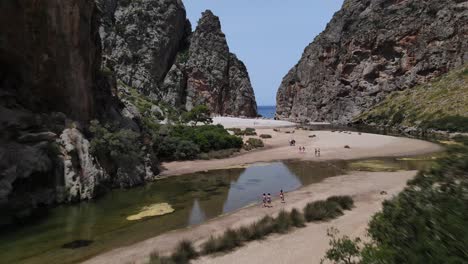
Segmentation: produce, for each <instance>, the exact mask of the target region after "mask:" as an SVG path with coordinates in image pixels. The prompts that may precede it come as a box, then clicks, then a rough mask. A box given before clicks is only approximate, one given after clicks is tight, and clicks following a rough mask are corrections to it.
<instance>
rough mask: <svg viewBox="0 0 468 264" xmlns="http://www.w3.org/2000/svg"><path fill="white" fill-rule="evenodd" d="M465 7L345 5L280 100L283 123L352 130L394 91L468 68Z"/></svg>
mask: <svg viewBox="0 0 468 264" xmlns="http://www.w3.org/2000/svg"><path fill="white" fill-rule="evenodd" d="M466 32H468V7H467V5H466V4H465V3H460V1H438V0H428V1H419V0H405V1H381V0H345V1H344V3H343V7H342V8H341V10H340V11H338V12H337V13H336V14H335V15H334V16H333V18H332V20H331V21H330V22H329V23H328V25H327V27H326V29H325V30H324V31H323V32H322V33H321V34H320V35H319V36H317V37H316V38H315V40H314V41H313V42H312V43H311V44H310V45H309V46H308V47H307V48H306V49H305V50H304V53H303V55H302V58H301V59H300V61H299V62H298V63H297V64H296V65H295V66H294V67H293V68H292V69H291V70H290V71H289V72H288V74H287V75H286V76H285V77H284V78H283V81H282V83H281V86H280V87H279V90H278V93H277V112H276V117H277V118H279V119H289V120H294V121H299V122H305V121H306V120H310V121H319V122H322V121H327V122H333V123H340V124H346V123H349V122H350V121H352V119H353V118H354V117H356V116H357V115H359V114H360V113H362V112H363V111H365V110H367V109H370V108H371V107H373V106H374V105H376V104H377V103H379V102H381V101H382V100H383V99H384V98H385V97H386V96H387V95H388V94H389V93H391V92H392V91H399V90H405V89H411V88H412V87H414V86H415V85H417V84H421V83H426V82H428V81H429V80H431V79H433V78H435V77H438V76H440V75H441V74H443V73H446V72H448V71H449V70H451V69H454V68H457V67H460V66H462V65H463V64H466V63H467V62H468V35H467V34H466Z"/></svg>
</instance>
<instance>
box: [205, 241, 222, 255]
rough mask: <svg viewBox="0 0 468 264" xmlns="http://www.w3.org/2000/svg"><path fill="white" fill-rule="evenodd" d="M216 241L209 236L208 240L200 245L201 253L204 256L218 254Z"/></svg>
mask: <svg viewBox="0 0 468 264" xmlns="http://www.w3.org/2000/svg"><path fill="white" fill-rule="evenodd" d="M218 251H219V250H218V240H217V239H216V238H215V237H213V236H210V238H209V239H208V240H207V241H206V242H205V243H203V244H202V253H203V254H204V255H209V254H213V253H216V252H218Z"/></svg>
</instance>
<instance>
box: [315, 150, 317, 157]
mask: <svg viewBox="0 0 468 264" xmlns="http://www.w3.org/2000/svg"><path fill="white" fill-rule="evenodd" d="M315 157H317V148H315Z"/></svg>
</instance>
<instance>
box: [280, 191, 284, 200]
mask: <svg viewBox="0 0 468 264" xmlns="http://www.w3.org/2000/svg"><path fill="white" fill-rule="evenodd" d="M280 198H281V202H282V203H285V201H284V193H283V190H282V189H281V191H280Z"/></svg>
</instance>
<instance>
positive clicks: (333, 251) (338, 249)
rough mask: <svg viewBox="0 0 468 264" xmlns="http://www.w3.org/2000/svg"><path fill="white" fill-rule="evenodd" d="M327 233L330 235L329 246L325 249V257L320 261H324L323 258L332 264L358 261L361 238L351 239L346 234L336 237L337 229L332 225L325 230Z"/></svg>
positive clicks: (352, 263)
mask: <svg viewBox="0 0 468 264" xmlns="http://www.w3.org/2000/svg"><path fill="white" fill-rule="evenodd" d="M327 235H328V236H329V237H330V243H329V244H330V246H331V248H330V249H328V250H327V252H326V254H325V259H322V260H321V261H320V263H325V260H328V262H331V263H334V264H358V263H360V261H359V260H360V256H361V254H360V253H361V248H360V246H359V245H360V243H361V239H360V238H359V237H358V238H355V239H354V240H351V239H350V238H349V237H348V236H343V237H338V235H339V231H338V229H336V228H334V227H332V228H330V229H328V230H327Z"/></svg>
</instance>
